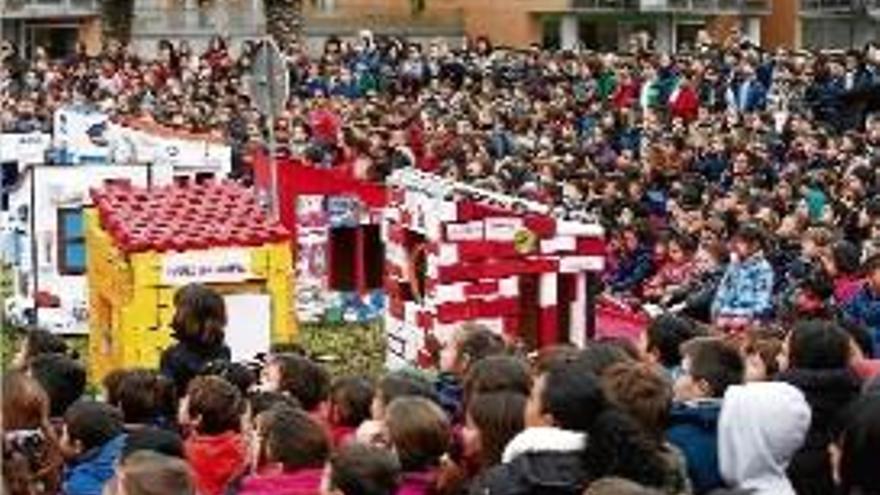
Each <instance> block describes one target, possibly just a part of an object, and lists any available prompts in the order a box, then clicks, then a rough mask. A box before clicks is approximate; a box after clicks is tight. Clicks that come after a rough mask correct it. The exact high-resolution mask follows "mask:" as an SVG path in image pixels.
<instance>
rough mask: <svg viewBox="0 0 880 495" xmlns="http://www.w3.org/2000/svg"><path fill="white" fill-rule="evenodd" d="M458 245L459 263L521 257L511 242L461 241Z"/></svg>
mask: <svg viewBox="0 0 880 495" xmlns="http://www.w3.org/2000/svg"><path fill="white" fill-rule="evenodd" d="M456 244H458V257H459V260H461V261H474V260H481V259H486V258H513V257H516V256H521V254H520V253H518V252H517V251H516V247H515V246H514V244H513V242H504V241H461V242H457V243H456Z"/></svg>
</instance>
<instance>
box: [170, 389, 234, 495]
mask: <svg viewBox="0 0 880 495" xmlns="http://www.w3.org/2000/svg"><path fill="white" fill-rule="evenodd" d="M242 409H243V402H242V399H241V394H240V393H239V391H238V389H237V388H235V386H234V385H232V384H231V383H229V382H227V381H226V380H224V379H222V378H220V377H217V376H200V377H196V378H193V380H192V381H191V382H190V384H189V387H188V388H187V394H186V397H184V398H183V401H182V402H181V404H180V414H179V418H178V419H179V421H180V424H181V426H182V427H184V428H185V429H188V430H189V431H190V434H189V436H187V438H186V441H185V442H184V452H185V454H186V460H187V461H188V462H189V464H190V466H191V467H192V470H193V473H194V475H195V479H196V486H197V487H198V491H199V493H200V494H201V495H220V494H221V493H224V492H225V490H226V487H227V485H228V484H229V482H230V481H231V480H233V479H234V478H235V477H237V476H239V475H240V474H241V473H242V472H244V468H245V462H246V455H247V448H246V446H245V443H244V439H243V438H242V435H241V433H240V429H241V414H242V412H243V411H242Z"/></svg>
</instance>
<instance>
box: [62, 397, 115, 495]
mask: <svg viewBox="0 0 880 495" xmlns="http://www.w3.org/2000/svg"><path fill="white" fill-rule="evenodd" d="M125 438H126V436H125V428H124V425H123V422H122V413H121V412H120V411H119V410H118V409H116V408H115V407H113V406H111V405H109V404H105V403H103V402H94V401H90V400H81V401H79V402H76V403H75V404H73V405H72V406H70V407H69V408H68V409H67V412H66V413H65V414H64V428H63V433H62V436H61V441H60V447H61V453H62V454H63V455H64V457H65V459H66V461H67V470H66V472H65V473H64V484H63V487H62V491H63V492H64V493H65V494H66V495H100V494H101V492H102V490H103V488H104V483H106V482H107V480H109V479H110V478H111V477H113V470H114V468H115V464H116V461H117V459H119V455H120V453H121V452H122V447H123V446H124V445H125Z"/></svg>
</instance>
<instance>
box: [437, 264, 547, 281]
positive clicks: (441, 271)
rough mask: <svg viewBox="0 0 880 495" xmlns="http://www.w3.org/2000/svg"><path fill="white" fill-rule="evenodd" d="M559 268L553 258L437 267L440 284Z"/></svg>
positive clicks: (541, 271)
mask: <svg viewBox="0 0 880 495" xmlns="http://www.w3.org/2000/svg"><path fill="white" fill-rule="evenodd" d="M558 270H559V262H558V261H557V260H555V259H544V258H537V259H528V258H524V259H505V260H491V261H485V262H478V263H457V264H454V265H448V266H441V267H438V269H437V274H438V277H437V279H438V281H439V282H440V283H441V284H449V283H452V282H461V281H466V280H477V279H481V278H493V279H494V278H505V277H510V276H512V275H522V274H540V273H553V272H556V271H558Z"/></svg>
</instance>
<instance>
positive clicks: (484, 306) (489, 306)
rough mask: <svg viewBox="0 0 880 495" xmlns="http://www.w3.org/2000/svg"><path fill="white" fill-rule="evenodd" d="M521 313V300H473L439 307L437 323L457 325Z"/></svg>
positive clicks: (512, 298)
mask: <svg viewBox="0 0 880 495" xmlns="http://www.w3.org/2000/svg"><path fill="white" fill-rule="evenodd" d="M518 312H519V298H516V297H502V298H497V299H492V300H488V301H486V300H478V299H476V300H475V299H472V300H469V301H461V302H448V303H443V304H441V305H439V306H437V321H439V322H440V323H444V324H445V323H455V322H459V321H466V320H473V319H475V318H498V317H502V316H512V315H516V314H517V313H518Z"/></svg>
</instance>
